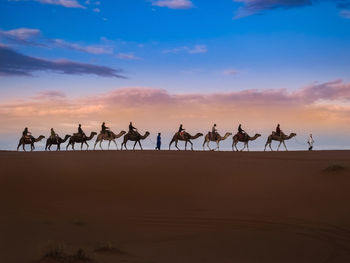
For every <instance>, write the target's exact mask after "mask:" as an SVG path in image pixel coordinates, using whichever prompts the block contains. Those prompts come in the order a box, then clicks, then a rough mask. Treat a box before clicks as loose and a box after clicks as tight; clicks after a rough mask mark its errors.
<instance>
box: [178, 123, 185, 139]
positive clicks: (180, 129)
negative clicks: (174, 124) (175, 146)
mask: <svg viewBox="0 0 350 263" xmlns="http://www.w3.org/2000/svg"><path fill="white" fill-rule="evenodd" d="M184 131H185V129H184V128H182V124H180V127H179V131H178V134H179V135H180V136H182V137H183V136H184Z"/></svg>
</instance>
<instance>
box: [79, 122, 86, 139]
mask: <svg viewBox="0 0 350 263" xmlns="http://www.w3.org/2000/svg"><path fill="white" fill-rule="evenodd" d="M78 134H79V136H81V137H83V138H85V137H86V135H85V133H84V131H83V129H82V128H81V124H79V127H78Z"/></svg>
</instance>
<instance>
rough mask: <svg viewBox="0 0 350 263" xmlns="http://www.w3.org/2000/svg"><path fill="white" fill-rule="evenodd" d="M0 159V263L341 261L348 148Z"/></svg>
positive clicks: (10, 155) (346, 243)
mask: <svg viewBox="0 0 350 263" xmlns="http://www.w3.org/2000/svg"><path fill="white" fill-rule="evenodd" d="M0 162H1V170H0V171H1V172H0V173H1V175H0V209H1V210H0V211H1V212H0V262H2V263H12V262H14V263H19V262H57V261H55V257H54V256H47V257H45V255H48V253H49V252H52V251H55V250H60V251H61V249H62V250H63V252H62V251H61V252H62V253H63V254H64V255H69V254H71V255H73V254H74V253H76V251H77V250H79V249H81V250H82V251H83V252H84V255H85V254H86V258H88V259H91V260H93V261H94V262H99V263H110V262H131V263H132V262H135V263H146V262H154V263H158V262H167V263H172V262H191V263H195V262H201V263H206V262H220V263H225V262H238V263H245V262H283V263H288V262H298V263H301V262H307V263H312V262H317V263H319V262H350V208H349V201H350V151H315V152H249V153H248V152H244V153H241V152H196V151H195V152H190V151H187V152H184V151H181V152H178V151H160V152H156V151H122V152H121V151H76V152H33V153H23V152H19V153H17V152H0ZM82 258H83V257H82ZM68 259H69V262H84V260H80V261H79V260H74V258H73V257H70V258H69V257H67V260H68ZM67 262H68V261H67Z"/></svg>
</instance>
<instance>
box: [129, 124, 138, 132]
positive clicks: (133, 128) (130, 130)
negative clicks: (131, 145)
mask: <svg viewBox="0 0 350 263" xmlns="http://www.w3.org/2000/svg"><path fill="white" fill-rule="evenodd" d="M136 131H137V129H136V128H135V127H134V126H132V122H130V124H129V133H134V132H136Z"/></svg>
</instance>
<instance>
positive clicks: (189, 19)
mask: <svg viewBox="0 0 350 263" xmlns="http://www.w3.org/2000/svg"><path fill="white" fill-rule="evenodd" d="M0 92H1V96H0V149H5V150H13V149H15V148H16V147H17V143H18V139H19V138H20V136H21V132H22V130H23V129H24V127H28V128H29V130H30V131H32V132H33V135H34V136H35V137H38V136H39V135H40V134H43V135H45V136H48V135H49V130H50V128H51V127H53V128H54V129H55V130H56V132H57V133H58V134H60V135H61V136H62V137H63V136H64V135H65V134H72V133H73V132H76V130H77V125H78V124H79V123H81V124H82V126H83V129H84V130H85V132H86V133H90V132H91V131H96V132H98V131H99V130H100V125H101V123H102V122H103V121H105V122H106V124H107V126H109V127H110V128H111V129H112V130H113V131H115V132H116V133H117V132H119V131H120V130H126V129H127V126H128V123H129V121H133V123H134V126H136V127H137V128H138V129H139V130H140V132H145V131H150V132H151V136H150V137H149V139H146V140H145V141H144V145H145V146H146V148H153V147H154V145H153V144H154V141H155V140H156V139H155V138H156V134H157V133H158V132H162V135H163V148H167V145H168V143H169V140H170V137H171V136H172V135H173V134H174V133H175V132H176V131H177V129H178V126H179V124H180V123H182V124H183V125H184V127H185V128H186V131H188V132H190V133H191V134H195V133H197V132H201V133H204V134H205V133H207V132H208V131H209V130H210V129H211V127H212V125H213V123H216V124H217V127H218V130H219V132H220V133H221V134H224V133H226V132H231V133H236V131H237V126H238V124H240V123H241V124H242V126H243V128H244V129H245V130H246V131H247V132H248V133H249V134H251V135H254V134H255V133H260V134H262V136H261V137H260V138H259V139H257V140H256V141H255V142H252V143H251V147H250V148H251V149H253V150H263V148H264V147H263V146H264V144H265V141H266V137H267V136H268V135H269V134H270V133H271V131H272V130H274V129H275V127H276V124H277V123H280V124H281V128H282V130H283V131H284V132H285V133H287V134H289V133H291V132H295V133H297V137H296V139H292V140H290V141H289V142H288V143H287V145H288V146H289V147H290V149H294V150H305V149H306V148H307V146H306V144H305V142H306V140H307V137H308V135H309V133H312V134H313V135H314V139H315V141H316V143H315V148H316V149H348V148H350V141H349V139H348V134H350V0H220V1H209V0H200V1H199V0H100V1H96V0H0ZM93 141H94V140H93ZM202 143H203V138H200V139H197V140H196V141H195V148H196V149H201V148H202ZM43 144H44V142H42V143H41V144H39V148H38V149H42V146H43ZM90 144H93V143H90ZM118 144H119V145H120V143H118ZM231 144H232V138H229V139H227V140H226V141H225V142H223V143H222V149H224V150H229V149H230V148H231ZM274 147H275V148H276V145H274Z"/></svg>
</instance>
